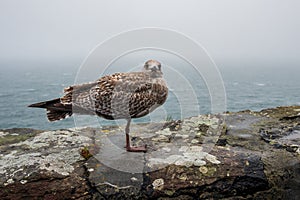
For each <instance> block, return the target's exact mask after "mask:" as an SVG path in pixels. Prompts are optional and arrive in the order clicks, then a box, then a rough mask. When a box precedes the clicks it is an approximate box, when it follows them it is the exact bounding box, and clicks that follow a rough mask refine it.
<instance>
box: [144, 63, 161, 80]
mask: <svg viewBox="0 0 300 200" xmlns="http://www.w3.org/2000/svg"><path fill="white" fill-rule="evenodd" d="M144 71H146V72H150V73H151V74H152V75H154V76H156V77H158V76H161V75H162V72H161V64H160V62H158V61H156V60H148V61H147V62H145V65H144Z"/></svg>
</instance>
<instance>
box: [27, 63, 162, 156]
mask: <svg viewBox="0 0 300 200" xmlns="http://www.w3.org/2000/svg"><path fill="white" fill-rule="evenodd" d="M167 96H168V88H167V86H166V83H165V81H164V79H163V78H162V72H161V64H160V63H159V62H158V61H155V60H149V61H147V62H146V63H145V65H144V69H143V71H142V72H130V73H115V74H112V75H107V76H103V77H102V78H100V79H98V80H96V81H94V82H91V83H86V84H81V85H73V86H70V87H67V88H65V89H64V96H63V97H61V98H58V99H53V100H50V101H45V102H40V103H35V104H32V105H30V106H29V107H39V108H45V109H47V117H48V119H49V121H55V120H61V119H64V118H66V117H67V116H70V115H72V114H73V113H77V114H87V115H98V116H100V117H103V118H105V119H109V120H113V119H127V126H126V129H125V132H126V148H127V150H128V151H145V148H138V147H137V148H134V147H130V143H129V126H130V120H131V118H139V117H143V116H145V115H147V114H148V113H150V112H151V111H153V110H154V109H155V108H157V107H158V106H160V105H162V104H163V103H164V102H165V101H166V99H167Z"/></svg>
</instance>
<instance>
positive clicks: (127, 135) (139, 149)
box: [125, 119, 147, 152]
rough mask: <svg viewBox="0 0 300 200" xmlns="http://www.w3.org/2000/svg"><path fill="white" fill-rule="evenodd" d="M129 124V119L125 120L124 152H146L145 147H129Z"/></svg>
mask: <svg viewBox="0 0 300 200" xmlns="http://www.w3.org/2000/svg"><path fill="white" fill-rule="evenodd" d="M130 122H131V119H128V120H127V125H126V128H125V133H126V150H127V151H129V152H146V151H147V148H146V146H141V147H131V146H130V137H129V127H130Z"/></svg>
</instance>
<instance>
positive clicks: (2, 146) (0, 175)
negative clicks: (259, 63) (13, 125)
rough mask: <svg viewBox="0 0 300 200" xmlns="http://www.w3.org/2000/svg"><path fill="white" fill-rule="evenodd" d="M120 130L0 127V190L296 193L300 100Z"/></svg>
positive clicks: (3, 195) (31, 195)
mask: <svg viewBox="0 0 300 200" xmlns="http://www.w3.org/2000/svg"><path fill="white" fill-rule="evenodd" d="M123 132H124V127H117V126H112V127H103V128H102V129H95V128H81V129H68V130H57V131H38V130H32V129H10V130H0V199H24V198H25V199H26V198H27V199H300V192H299V188H300V150H299V145H300V107H299V106H289V107H278V108H273V109H266V110H262V111H260V112H252V111H241V112H236V113H229V112H228V113H225V114H219V115H203V116H197V117H192V118H189V119H184V120H177V121H168V122H165V123H151V124H133V125H132V126H131V138H132V143H133V144H134V145H143V144H147V146H148V152H147V153H129V152H126V151H125V149H124V144H125V141H124V140H125V137H124V133H123ZM91 155H92V156H91Z"/></svg>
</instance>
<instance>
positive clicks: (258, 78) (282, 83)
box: [0, 62, 300, 129]
mask: <svg viewBox="0 0 300 200" xmlns="http://www.w3.org/2000/svg"><path fill="white" fill-rule="evenodd" d="M32 65H38V64H36V63H33V64H32ZM55 65H56V66H55V67H53V64H50V63H49V64H48V65H47V64H43V66H26V65H25V66H24V64H22V67H18V65H15V64H12V63H6V64H1V74H0V129H7V128H35V129H61V128H72V127H77V126H103V125H111V124H114V123H115V122H114V121H109V120H104V119H100V118H97V117H94V116H77V115H76V116H75V117H70V118H68V119H65V120H61V121H58V122H52V123H50V122H48V120H47V118H46V112H45V110H43V109H36V108H29V107H27V106H28V105H29V104H32V103H36V102H40V101H45V100H50V99H53V98H57V97H60V96H61V95H63V88H64V87H67V86H69V85H72V84H74V82H76V76H77V75H78V69H79V64H77V65H76V64H75V65H74V63H70V62H65V64H63V63H62V64H60V65H59V66H57V63H55ZM186 69H187V70H185V75H184V76H185V78H186V79H187V80H190V81H191V85H192V86H191V87H186V86H185V85H184V84H178V85H176V84H173V85H172V84H168V85H172V87H171V88H169V89H170V90H169V96H168V99H167V101H166V103H165V104H164V106H163V107H162V108H159V109H158V110H157V111H154V112H153V113H152V114H151V115H149V116H146V117H143V118H141V119H138V120H137V122H149V121H161V120H164V119H166V118H168V119H181V118H184V117H189V116H193V115H195V114H197V113H199V114H206V113H210V112H211V107H212V105H211V95H210V93H209V89H208V88H207V85H206V84H205V81H204V79H203V77H202V78H201V77H199V76H195V73H193V72H192V71H190V72H189V67H186ZM219 70H220V75H221V78H222V81H223V84H224V88H225V91H224V92H225V94H226V102H225V103H226V110H228V111H240V110H246V109H250V110H261V109H264V108H269V107H276V106H284V105H300V81H299V75H300V69H299V68H297V67H295V66H294V67H288V66H284V67H281V66H264V65H263V64H261V65H257V66H254V65H249V66H234V67H232V66H231V65H230V64H228V65H225V66H221V67H219ZM100 76H101V74H99V77H100ZM90 81H92V80H90ZM168 81H169V83H170V82H172V81H174V82H175V83H176V81H178V77H171V78H170V77H169V80H167V82H168ZM188 90H193V91H188ZM189 92H191V93H189ZM187 94H194V95H195V99H196V100H195V101H190V99H191V98H192V97H191V95H187ZM183 110H185V111H186V112H184V114H183V112H182V111H183Z"/></svg>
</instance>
